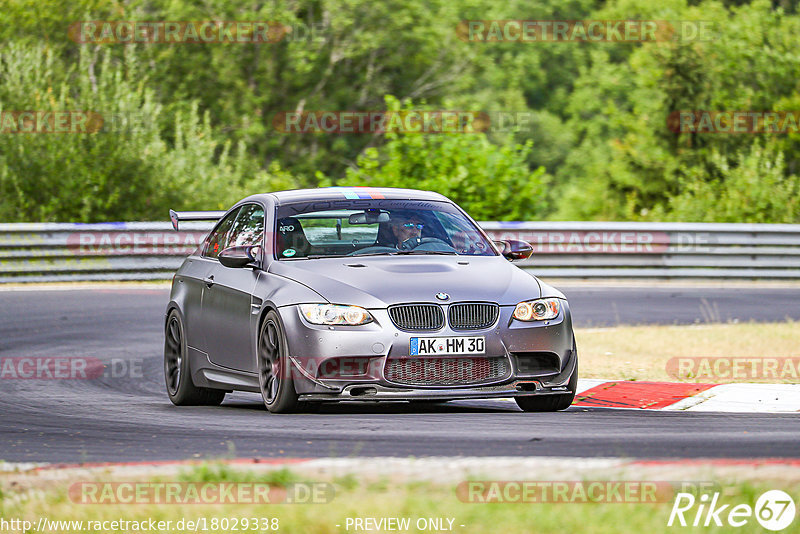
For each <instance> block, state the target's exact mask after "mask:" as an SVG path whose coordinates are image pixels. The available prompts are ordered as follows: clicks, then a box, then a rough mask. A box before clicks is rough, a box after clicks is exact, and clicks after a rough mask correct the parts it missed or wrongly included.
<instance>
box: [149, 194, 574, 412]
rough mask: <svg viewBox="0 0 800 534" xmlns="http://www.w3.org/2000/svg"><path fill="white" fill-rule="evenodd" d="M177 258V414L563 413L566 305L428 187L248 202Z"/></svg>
mask: <svg viewBox="0 0 800 534" xmlns="http://www.w3.org/2000/svg"><path fill="white" fill-rule="evenodd" d="M170 217H171V219H172V222H173V225H174V227H175V229H176V230H177V229H178V226H179V223H180V222H181V221H193V220H194V221H196V220H215V221H217V222H216V225H215V226H214V229H213V230H212V231H211V232H210V233H209V234H208V236H207V237H206V238H205V240H204V241H203V243H202V244H201V245H200V247H199V248H198V249H197V250H196V251H195V252H194V253H193V254H192V255H190V256H189V257H188V258H186V260H185V261H184V262H183V264H182V265H181V267H180V268H179V269H178V271H177V272H176V274H175V277H174V279H173V283H172V291H171V294H170V300H169V304H168V306H167V310H166V315H165V343H164V371H165V376H166V387H167V393H168V394H169V398H170V400H171V401H172V402H173V403H174V404H176V405H215V404H219V403H221V402H222V400H223V399H224V397H225V394H226V393H229V392H232V391H234V390H241V391H250V392H255V393H260V394H261V395H262V397H263V399H264V403H265V405H266V407H267V409H268V410H269V411H270V412H273V413H285V412H291V411H297V410H302V409H303V408H304V407H308V406H309V405H311V404H313V403H319V402H336V401H383V400H388V401H396V400H399V401H414V400H425V401H435V400H442V401H446V400H453V399H486V398H508V397H513V398H514V399H515V400H516V402H517V404H518V405H519V407H520V408H522V410H524V411H534V412H538V411H555V410H563V409H566V408H568V407H569V406H570V404H571V403H572V401H573V398H574V396H575V389H576V387H577V380H578V353H577V349H576V345H575V338H574V335H573V331H572V319H571V316H570V309H569V304H568V303H567V300H566V299H565V298H564V295H563V294H562V293H561V292H559V291H558V290H556V289H554V288H552V287H550V286H548V285H547V284H545V283H543V282H542V281H541V280H539V279H537V278H536V277H534V276H532V275H530V274H528V273H527V272H525V271H523V270H521V269H520V268H518V267H517V266H515V265H513V263H512V262H514V261H517V260H522V259H526V258H528V257H529V256H530V255H531V252H532V248H531V246H530V245H529V244H528V243H525V242H523V241H498V242H492V241H491V240H490V239H489V237H488V236H487V235H486V233H484V231H483V230H482V229H481V228H480V227H479V226H478V225H477V223H476V222H475V221H473V220H472V219H471V218H470V217H469V215H467V214H466V213H465V212H464V211H463V210H462V209H461V208H459V207H458V206H457V205H456V204H455V203H453V202H452V201H450V200H448V199H447V198H446V197H444V196H442V195H440V194H437V193H432V192H426V191H416V190H410V189H390V188H377V189H376V188H362V187H347V188H336V187H332V188H323V189H307V190H294V191H281V192H275V193H267V194H259V195H253V196H250V197H248V198H245V199H244V200H242V201H240V202H238V203H237V204H236V205H234V206H233V207H232V208H231V209H229V210H228V211H227V212H203V211H200V212H175V211H171V212H170Z"/></svg>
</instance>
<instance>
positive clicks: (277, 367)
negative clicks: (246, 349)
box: [258, 311, 299, 413]
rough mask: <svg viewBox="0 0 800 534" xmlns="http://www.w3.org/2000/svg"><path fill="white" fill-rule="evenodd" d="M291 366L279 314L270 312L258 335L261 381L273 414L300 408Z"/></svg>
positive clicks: (259, 377) (268, 407)
mask: <svg viewBox="0 0 800 534" xmlns="http://www.w3.org/2000/svg"><path fill="white" fill-rule="evenodd" d="M290 365H291V363H290V362H289V357H288V351H287V344H286V336H285V335H284V334H283V329H282V328H281V323H280V321H279V320H278V314H277V313H275V312H274V311H269V312H267V316H266V317H265V318H264V322H263V324H262V325H261V330H260V332H259V335H258V384H259V386H260V388H261V397H262V398H263V399H264V404H265V405H266V407H267V410H269V411H270V413H290V412H293V411H295V410H297V408H298V407H299V402H298V400H297V393H296V392H295V390H294V382H293V381H292V372H291V371H292V370H291V367H290Z"/></svg>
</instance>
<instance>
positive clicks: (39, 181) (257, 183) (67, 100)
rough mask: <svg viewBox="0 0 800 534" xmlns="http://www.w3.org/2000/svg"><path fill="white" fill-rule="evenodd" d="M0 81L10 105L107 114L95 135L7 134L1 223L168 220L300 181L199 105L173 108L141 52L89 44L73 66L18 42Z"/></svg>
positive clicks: (3, 61) (4, 59) (1, 58)
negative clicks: (221, 128)
mask: <svg viewBox="0 0 800 534" xmlns="http://www.w3.org/2000/svg"><path fill="white" fill-rule="evenodd" d="M80 73H88V75H86V76H83V75H81V74H80ZM0 79H2V80H3V81H4V83H3V84H2V85H0V102H2V105H0V111H21V110H43V111H62V110H81V111H92V112H94V113H98V114H99V115H100V116H102V117H103V118H104V119H106V120H105V121H104V122H103V126H104V128H103V129H101V130H100V131H97V132H95V133H80V130H78V132H77V133H47V134H42V133H5V134H0V220H12V221H26V220H28V221H79V222H88V221H99V220H136V219H163V218H164V213H165V211H166V209H168V208H169V207H173V206H174V207H176V208H194V209H198V208H203V207H206V208H209V209H220V208H226V207H227V206H229V205H230V204H231V203H232V202H234V201H236V200H238V199H239V198H241V197H243V196H245V195H246V194H247V193H248V192H249V191H251V188H253V187H258V188H261V189H262V190H270V189H273V188H285V187H291V186H292V185H293V184H294V181H293V180H292V179H291V177H290V176H288V174H286V173H283V172H282V171H281V170H280V168H279V167H278V166H277V165H273V166H272V167H271V168H270V169H269V170H268V171H265V170H260V169H258V166H257V165H254V164H253V162H252V161H251V160H250V159H249V158H247V157H246V150H245V147H244V146H243V143H241V142H240V143H238V144H237V145H236V146H232V142H231V141H229V140H220V139H219V138H217V137H215V135H214V130H213V128H212V126H211V121H210V118H209V114H208V113H205V114H203V116H200V114H199V112H198V106H197V104H196V103H192V102H190V103H188V104H187V105H186V106H185V109H181V110H176V111H175V112H174V113H173V114H165V113H164V108H163V106H162V105H161V104H160V103H158V102H157V99H156V97H155V95H154V91H153V90H152V89H150V88H149V86H148V84H147V75H146V72H145V69H144V68H143V66H142V65H141V63H140V62H139V61H138V60H137V57H136V54H135V50H134V49H133V48H130V49H128V50H126V54H125V56H124V58H123V60H122V61H121V62H115V61H112V59H111V57H110V54H107V53H105V52H103V51H102V50H101V51H97V52H96V53H94V54H92V53H90V51H89V49H88V48H83V49H81V54H80V57H79V59H78V61H77V63H76V64H75V65H73V66H70V67H67V68H64V66H63V64H61V63H59V62H58V61H56V59H55V57H54V54H53V52H52V50H50V49H48V48H46V47H44V46H23V45H10V46H8V47H7V48H6V49H5V50H4V51H2V52H0ZM89 131H91V129H90V130H89ZM167 137H171V138H172V139H171V141H167Z"/></svg>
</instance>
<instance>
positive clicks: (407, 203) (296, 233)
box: [275, 199, 497, 260]
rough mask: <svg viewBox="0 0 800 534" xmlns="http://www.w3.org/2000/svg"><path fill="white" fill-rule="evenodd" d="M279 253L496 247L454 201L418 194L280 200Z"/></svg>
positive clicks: (472, 251)
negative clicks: (418, 196)
mask: <svg viewBox="0 0 800 534" xmlns="http://www.w3.org/2000/svg"><path fill="white" fill-rule="evenodd" d="M275 235H276V239H275V244H276V249H275V254H276V257H277V258H278V259H281V260H288V259H300V258H320V257H341V256H365V255H390V254H391V255H413V254H420V255H421V254H445V255H448V254H449V255H467V256H494V255H496V254H497V253H496V252H495V250H494V247H493V246H492V245H491V243H490V242H489V241H488V240H487V239H486V237H485V235H484V234H483V232H481V231H480V230H479V229H478V228H477V227H476V226H475V224H474V223H473V222H472V221H470V220H469V219H468V218H467V217H465V216H464V214H463V213H462V212H461V211H460V210H459V209H458V208H457V207H456V206H454V205H453V204H450V203H448V202H433V201H422V200H387V199H375V200H363V199H361V200H341V201H321V202H302V203H296V204H288V205H284V206H280V207H279V208H278V211H277V217H276V229H275Z"/></svg>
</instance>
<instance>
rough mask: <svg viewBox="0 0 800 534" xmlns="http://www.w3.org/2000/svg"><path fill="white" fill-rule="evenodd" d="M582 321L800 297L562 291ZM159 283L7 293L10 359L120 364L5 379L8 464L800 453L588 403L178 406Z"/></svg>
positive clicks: (735, 419)
mask: <svg viewBox="0 0 800 534" xmlns="http://www.w3.org/2000/svg"><path fill="white" fill-rule="evenodd" d="M564 291H565V293H566V294H567V296H568V297H569V299H570V302H571V305H572V310H573V313H574V316H575V321H576V325H577V326H601V325H614V324H641V323H658V324H673V323H681V324H684V323H694V322H713V321H730V320H739V321H746V320H758V321H773V320H784V319H786V318H787V317H788V318H792V319H796V320H797V319H800V306H798V303H799V302H800V288H787V289H779V288H754V287H742V288H734V289H703V288H683V289H681V288H674V287H653V288H647V287H645V288H642V287H639V288H589V287H580V288H578V287H574V288H567V289H565V290H564ZM167 297H168V292H167V290H162V289H134V288H123V289H110V288H109V289H84V290H74V291H73V290H69V291H64V290H60V291H51V290H36V291H0V358H9V357H57V356H72V357H88V358H97V359H99V360H103V361H104V362H108V361H113V362H114V365H111V366H109V368H110V369H112V370H111V371H108V372H110V373H112V374H113V373H116V375H117V376H105V377H102V378H96V379H91V380H6V379H4V380H0V460H6V461H12V462H20V461H26V462H27V461H37V462H57V463H60V462H69V463H74V462H105V461H154V460H180V459H192V458H218V457H228V456H231V455H235V456H238V457H352V456H356V457H357V456H403V457H405V456H459V455H464V456H515V455H524V456H576V457H608V456H615V457H632V458H699V457H703V458H707V457H725V458H745V457H747V458H751V457H791V458H797V457H800V447H798V436H800V417H798V415H793V414H785V415H777V414H723V413H698V412H694V413H682V412H678V413H676V412H659V411H646V410H614V409H603V408H591V409H586V408H576V407H572V408H570V409H569V410H567V411H566V412H559V413H553V414H526V413H523V412H521V411H518V410H517V408H516V405H514V404H513V403H507V402H502V401H469V402H467V401H460V402H452V403H447V404H444V405H437V404H423V405H414V406H411V405H408V404H404V403H392V404H380V405H378V404H366V405H363V404H340V405H331V406H325V407H322V408H321V409H320V411H319V412H318V413H308V414H295V415H281V416H278V415H270V414H268V413H267V412H266V411H265V409H264V408H263V405H262V404H261V400H260V397H259V396H258V395H253V394H245V393H237V394H234V395H229V396H228V397H227V398H226V401H225V402H224V403H223V405H222V406H220V407H213V408H209V407H199V408H198V407H186V408H178V407H175V406H173V405H172V404H171V403H170V402H169V400H168V399H167V397H166V394H165V392H164V382H163V371H162V346H163V337H162V330H161V329H162V320H163V312H164V307H165V304H166V301H167Z"/></svg>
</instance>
